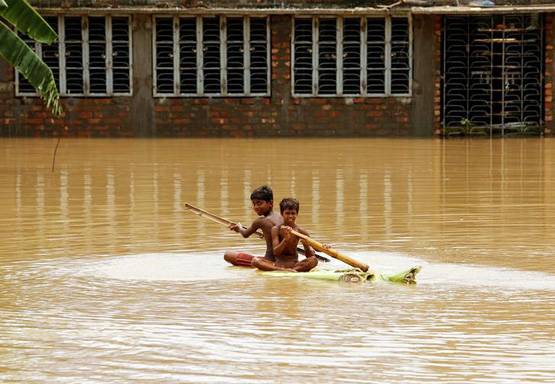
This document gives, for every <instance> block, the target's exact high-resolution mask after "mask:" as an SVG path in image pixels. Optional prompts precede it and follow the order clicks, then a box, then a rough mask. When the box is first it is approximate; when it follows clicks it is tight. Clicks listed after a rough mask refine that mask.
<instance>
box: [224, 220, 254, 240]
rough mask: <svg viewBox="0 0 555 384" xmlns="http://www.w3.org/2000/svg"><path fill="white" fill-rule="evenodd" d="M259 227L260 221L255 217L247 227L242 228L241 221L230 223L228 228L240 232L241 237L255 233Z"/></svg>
mask: <svg viewBox="0 0 555 384" xmlns="http://www.w3.org/2000/svg"><path fill="white" fill-rule="evenodd" d="M260 227H261V221H260V219H256V220H255V221H253V222H252V224H251V226H250V227H248V228H243V226H242V225H241V223H237V224H234V225H231V226H230V227H229V229H231V230H232V231H235V232H238V233H240V234H241V235H242V236H243V237H249V236H250V235H252V234H253V233H255V232H256V230H257V229H258V228H260Z"/></svg>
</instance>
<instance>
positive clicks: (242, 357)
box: [0, 139, 555, 383]
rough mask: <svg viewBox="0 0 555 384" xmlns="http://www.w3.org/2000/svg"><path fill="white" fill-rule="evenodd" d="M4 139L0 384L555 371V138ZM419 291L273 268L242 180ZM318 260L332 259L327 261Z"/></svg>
mask: <svg viewBox="0 0 555 384" xmlns="http://www.w3.org/2000/svg"><path fill="white" fill-rule="evenodd" d="M55 144H56V142H55V141H54V140H34V139H2V140H1V141H0V181H1V183H0V212H1V216H0V382H2V383H238V382H241V383H274V382H282V383H294V382H303V383H321V382H338V383H339V382H341V383H343V382H344V383H355V382H376V383H378V382H379V383H423V382H437V383H466V382H480V383H510V382H513V383H522V382H530V383H532V382H534V383H535V382H537V383H542V382H543V383H552V382H555V330H554V329H555V327H554V326H553V325H554V324H555V310H554V309H553V303H554V302H555V192H554V191H555V181H554V180H555V140H553V139H505V140H503V139H499V140H418V139H415V140H405V139H356V140H355V139H342V140H316V139H299V140H288V139H277V140H274V139H267V140H266V139H261V140H218V139H213V140H201V139H195V140H169V139H168V140H80V139H73V140H69V139H67V140H66V139H64V140H62V142H61V145H60V148H59V150H58V154H57V158H56V164H55V172H51V166H52V153H53V150H54V146H55ZM263 183H268V184H270V185H271V186H272V187H273V189H274V191H275V199H276V200H277V201H279V200H280V199H281V198H283V197H286V196H294V197H297V198H298V199H299V200H300V202H301V211H300V215H299V219H298V222H299V224H301V225H302V226H303V227H305V228H306V229H307V230H308V231H309V232H310V233H311V234H312V236H313V237H315V238H316V239H317V240H320V241H323V242H326V243H331V244H333V245H334V246H335V247H336V248H337V249H339V250H341V251H343V252H344V253H346V254H348V255H350V256H351V257H354V258H357V259H359V260H361V261H364V262H366V263H368V264H370V265H371V266H372V268H374V269H377V270H379V271H382V272H396V271H400V270H402V269H405V268H408V267H411V266H413V265H421V266H422V267H423V269H422V272H421V274H420V275H419V278H418V280H419V283H418V285H416V286H411V287H407V286H398V285H391V284H370V285H345V284H338V283H330V282H324V281H308V280H304V279H296V278H288V279H286V278H270V277H267V276H261V275H259V274H257V273H256V272H254V271H252V270H248V269H240V268H233V267H228V266H227V265H226V264H225V263H224V261H223V260H222V254H223V252H224V250H226V249H240V250H247V251H249V252H253V253H257V252H262V248H261V247H262V246H263V244H262V243H261V242H260V241H259V240H257V239H247V240H245V239H242V238H241V237H239V236H238V235H236V234H235V233H232V232H230V231H228V230H226V229H225V228H223V227H221V226H219V225H218V224H215V223H212V222H209V221H206V220H204V219H201V218H199V217H197V216H194V215H192V214H191V213H190V212H188V211H187V210H186V209H185V208H184V203H186V202H189V203H191V204H194V205H197V206H200V207H203V208H205V209H208V210H211V211H213V212H215V213H218V214H220V215H222V216H225V217H228V218H231V219H234V220H238V221H241V222H242V223H249V222H250V221H251V220H252V219H253V218H254V214H253V212H252V210H251V207H250V204H249V199H248V197H249V194H250V192H251V190H252V189H253V188H254V187H256V186H258V185H260V184H263ZM326 267H330V268H333V267H343V266H342V265H341V263H339V262H332V263H330V265H327V266H326Z"/></svg>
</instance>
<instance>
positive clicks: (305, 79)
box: [292, 16, 412, 96]
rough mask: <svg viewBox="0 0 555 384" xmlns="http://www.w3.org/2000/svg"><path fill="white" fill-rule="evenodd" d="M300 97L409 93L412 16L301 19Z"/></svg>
mask: <svg viewBox="0 0 555 384" xmlns="http://www.w3.org/2000/svg"><path fill="white" fill-rule="evenodd" d="M292 42H293V44H292V46H293V50H292V51H293V60H292V62H293V67H292V88H293V95H294V96H408V95H410V88H411V55H412V47H411V36H410V21H409V19H408V18H407V17H389V16H387V17H385V18H384V17H296V18H295V19H294V20H293V37H292Z"/></svg>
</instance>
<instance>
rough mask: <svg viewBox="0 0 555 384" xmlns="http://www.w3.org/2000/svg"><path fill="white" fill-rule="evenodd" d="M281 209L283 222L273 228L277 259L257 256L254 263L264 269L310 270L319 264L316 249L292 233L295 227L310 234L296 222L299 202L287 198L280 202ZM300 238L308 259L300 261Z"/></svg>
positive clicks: (274, 248)
mask: <svg viewBox="0 0 555 384" xmlns="http://www.w3.org/2000/svg"><path fill="white" fill-rule="evenodd" d="M279 209H280V212H281V215H282V217H283V224H277V225H276V226H274V227H273V228H272V245H273V250H274V257H275V261H272V260H269V259H267V258H262V257H255V258H254V259H253V260H252V265H253V266H255V267H256V268H258V269H261V270H263V271H293V272H308V271H310V270H311V269H312V268H314V267H315V266H316V265H317V264H318V259H316V256H315V254H314V250H313V249H312V248H311V247H310V245H308V243H306V242H305V241H304V240H301V239H299V238H298V237H297V236H295V235H293V234H292V233H291V230H292V229H293V230H295V231H297V232H300V233H302V234H304V235H307V236H309V234H308V233H307V232H306V231H305V230H304V229H302V228H299V227H298V226H297V224H296V223H295V221H296V220H297V215H298V214H299V202H298V201H297V200H296V199H293V198H285V199H283V200H281V202H280V203H279ZM299 240H301V242H302V243H303V246H304V250H305V256H306V259H304V260H302V261H299V254H298V253H297V244H298V243H299Z"/></svg>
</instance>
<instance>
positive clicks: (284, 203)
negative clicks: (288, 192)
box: [279, 197, 299, 213]
mask: <svg viewBox="0 0 555 384" xmlns="http://www.w3.org/2000/svg"><path fill="white" fill-rule="evenodd" d="M286 209H294V210H295V211H297V213H299V200H297V199H294V198H292V197H286V198H285V199H283V200H281V202H280V203H279V211H280V212H281V213H283V211H285V210H286Z"/></svg>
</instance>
